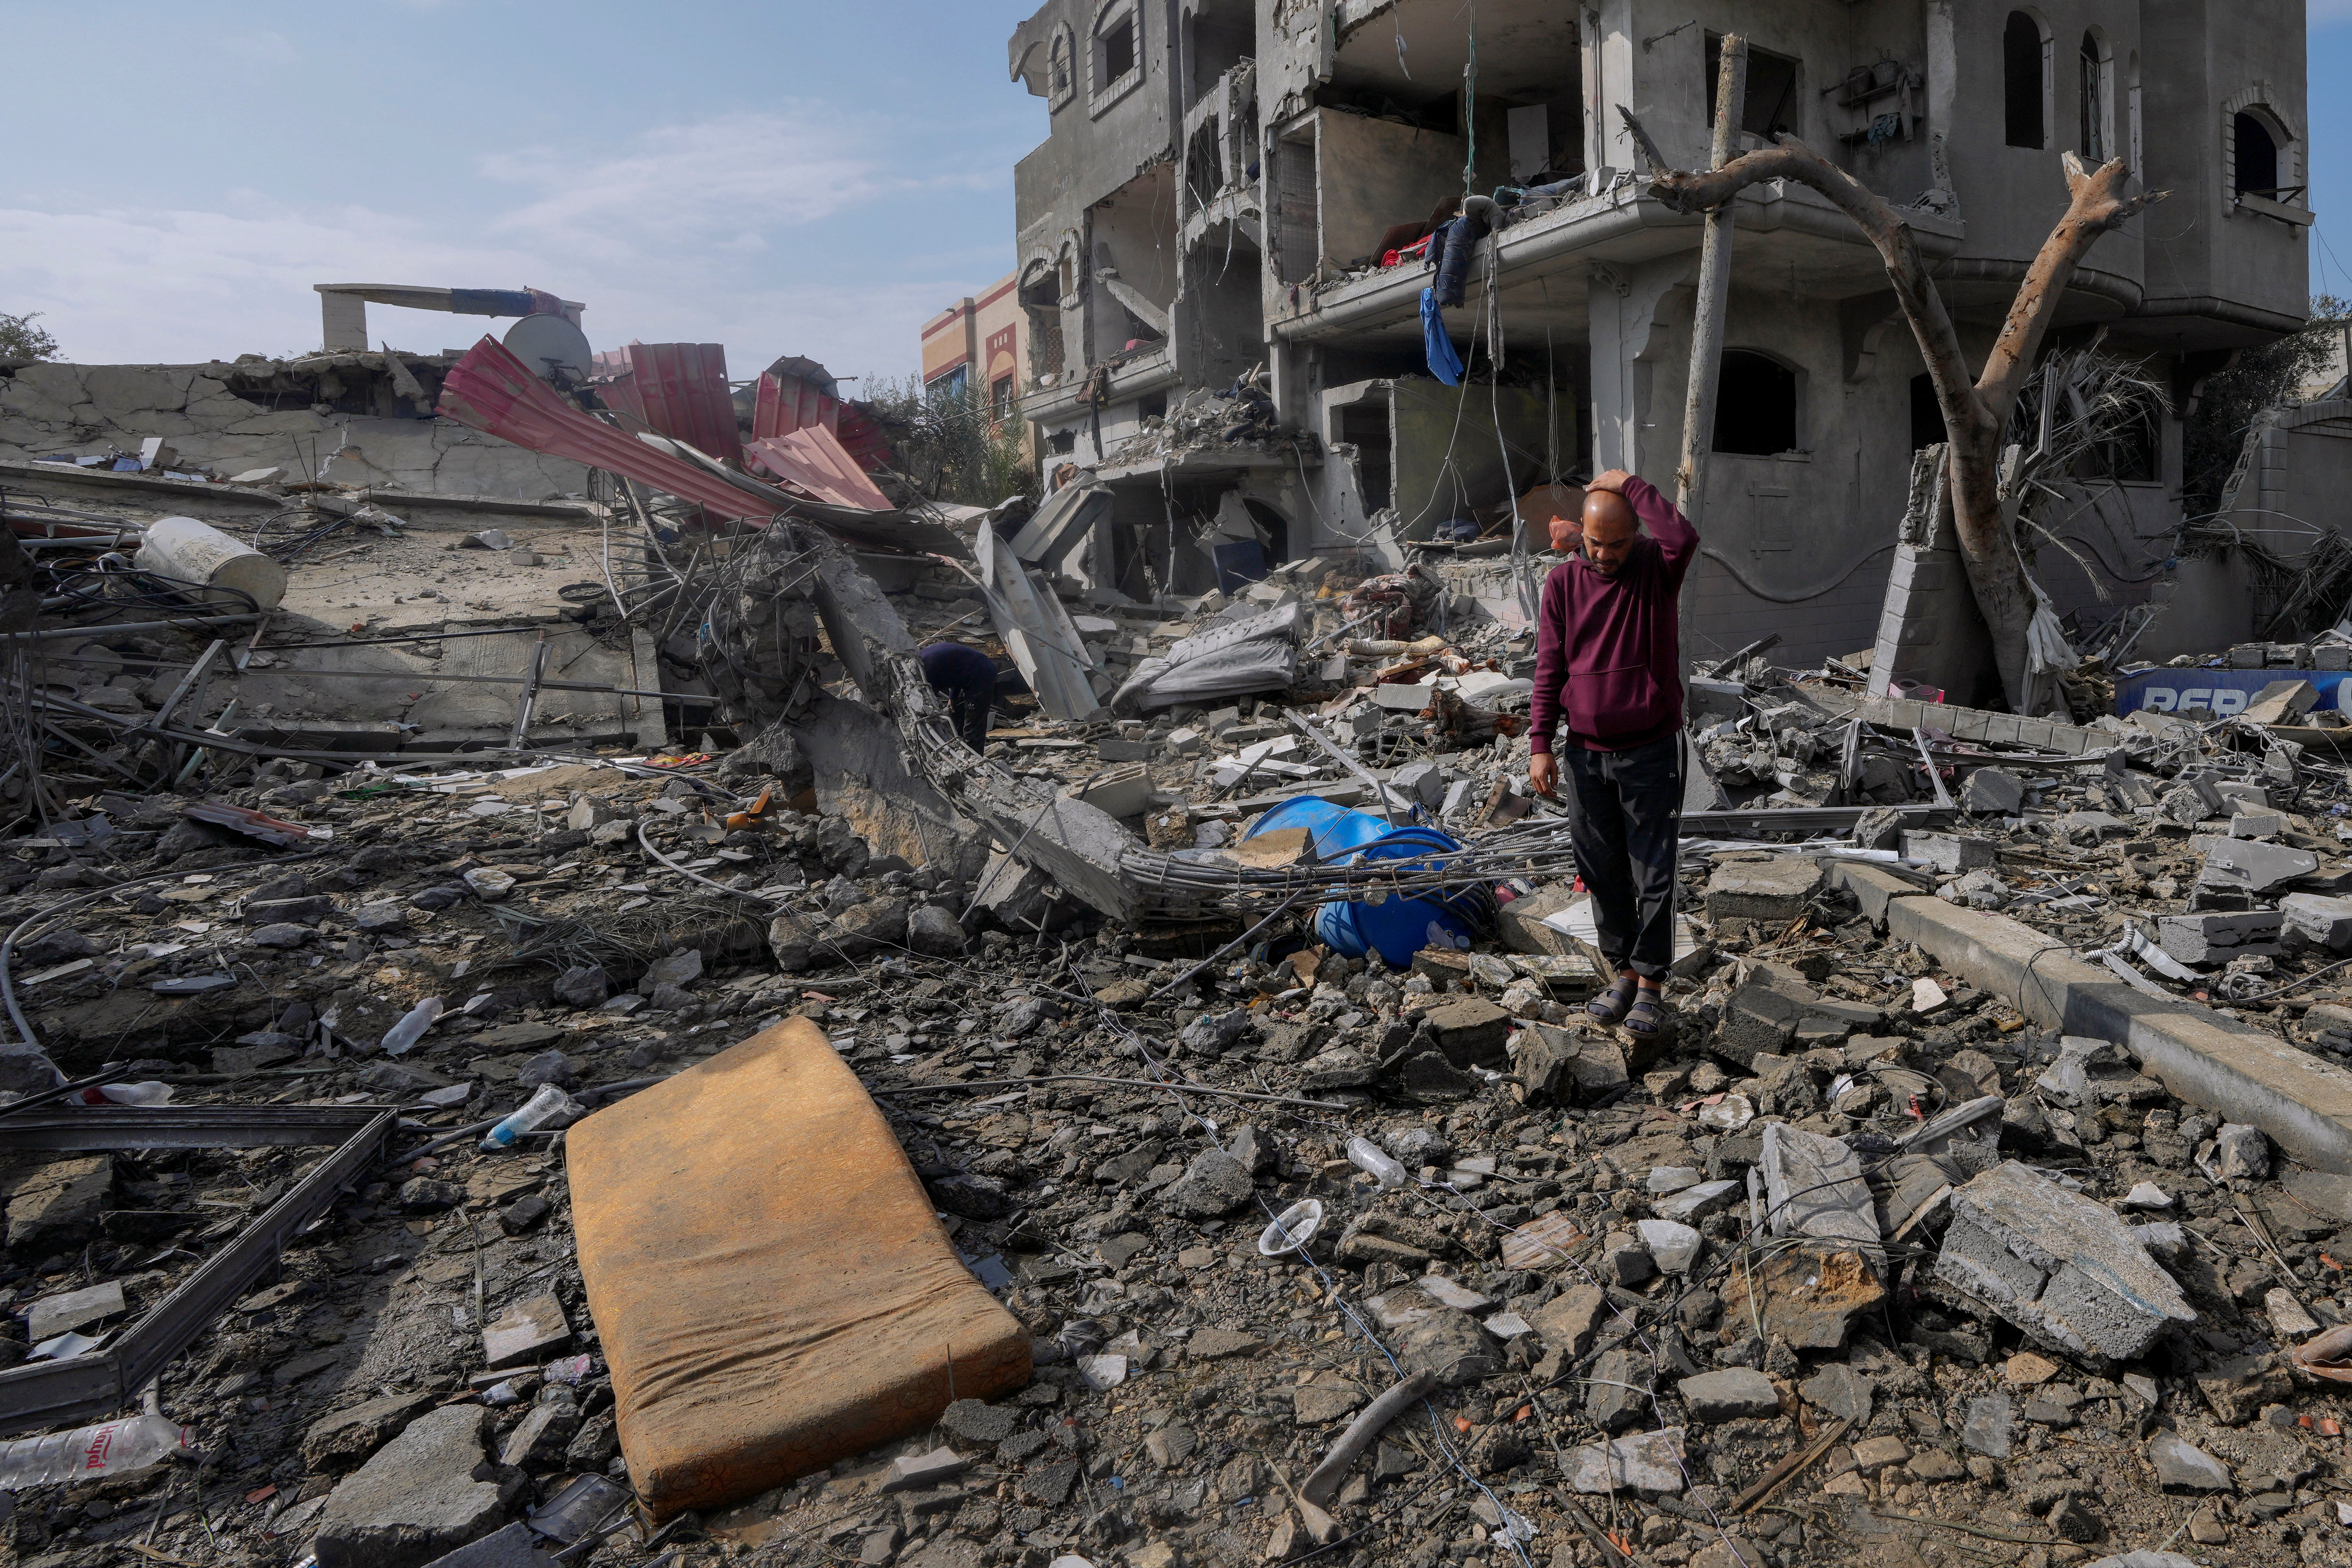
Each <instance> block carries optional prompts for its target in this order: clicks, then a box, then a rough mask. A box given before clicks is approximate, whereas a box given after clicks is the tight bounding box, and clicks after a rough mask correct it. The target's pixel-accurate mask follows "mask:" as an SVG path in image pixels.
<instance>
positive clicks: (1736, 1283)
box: [1722, 1242, 1886, 1351]
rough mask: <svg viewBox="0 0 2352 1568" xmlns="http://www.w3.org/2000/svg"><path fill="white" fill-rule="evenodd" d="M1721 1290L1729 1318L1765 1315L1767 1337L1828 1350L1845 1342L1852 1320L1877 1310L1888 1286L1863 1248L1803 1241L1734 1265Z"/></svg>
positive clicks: (1803, 1348)
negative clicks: (1747, 1265) (1753, 1261)
mask: <svg viewBox="0 0 2352 1568" xmlns="http://www.w3.org/2000/svg"><path fill="white" fill-rule="evenodd" d="M1722 1294H1723V1314H1724V1319H1725V1321H1727V1322H1748V1321H1755V1320H1761V1321H1762V1323H1763V1328H1764V1335H1765V1337H1766V1338H1767V1339H1779V1340H1783V1341H1785V1342H1787V1343H1788V1345H1789V1347H1790V1349H1791V1350H1801V1351H1808V1350H1824V1351H1825V1350H1836V1349H1837V1348H1839V1347H1840V1346H1842V1345H1843V1344H1844V1343H1845V1340H1846V1333H1847V1331H1848V1330H1849V1329H1850V1328H1851V1327H1852V1325H1853V1320H1854V1319H1856V1318H1857V1317H1860V1316H1862V1315H1863V1314H1864V1313H1869V1312H1874V1311H1876V1310H1878V1307H1879V1304H1880V1303H1881V1302H1883V1301H1885V1300H1886V1288H1885V1286H1884V1285H1881V1284H1880V1283H1879V1281H1878V1272H1877V1268H1876V1265H1875V1264H1874V1261H1873V1260H1872V1259H1871V1258H1865V1257H1864V1256H1863V1254H1862V1253H1861V1251H1860V1250H1859V1249H1857V1248H1853V1247H1845V1248H1834V1247H1829V1246H1826V1245H1824V1244H1822V1243H1820V1242H1804V1243H1801V1244H1800V1245H1798V1246H1796V1247H1791V1248H1789V1249H1787V1250H1784V1251H1780V1252H1775V1253H1772V1254H1770V1255H1769V1256H1767V1257H1766V1258H1764V1259H1763V1260H1762V1261H1761V1262H1759V1263H1756V1264H1753V1265H1752V1266H1749V1267H1742V1268H1735V1269H1734V1270H1733V1271H1732V1272H1731V1274H1730V1276H1729V1277H1728V1278H1727V1279H1726V1280H1725V1283H1724V1285H1723V1287H1722ZM1759 1298H1760V1299H1759Z"/></svg>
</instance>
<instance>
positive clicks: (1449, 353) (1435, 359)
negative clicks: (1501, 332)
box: [1421, 289, 1462, 386]
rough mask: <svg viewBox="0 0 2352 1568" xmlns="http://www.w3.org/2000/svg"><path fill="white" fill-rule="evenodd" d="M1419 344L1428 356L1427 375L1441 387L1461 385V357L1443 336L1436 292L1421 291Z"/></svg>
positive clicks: (1448, 339) (1449, 339)
mask: <svg viewBox="0 0 2352 1568" xmlns="http://www.w3.org/2000/svg"><path fill="white" fill-rule="evenodd" d="M1421 342H1422V347H1423V349H1424V350H1425V351H1426V352H1427V353H1428V355H1429V374H1432V375H1433V376H1435V377H1436V378H1437V380H1438V384H1440V385H1443V386H1459V385H1461V384H1462V356H1461V355H1460V354H1458V353H1455V352H1454V340H1453V339H1452V338H1450V337H1448V336H1446V334H1445V317H1444V313H1443V312H1442V311H1440V310H1438V308H1437V290H1435V289H1423V290H1422V291H1421Z"/></svg>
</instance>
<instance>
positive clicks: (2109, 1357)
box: [1936, 1160, 2197, 1362]
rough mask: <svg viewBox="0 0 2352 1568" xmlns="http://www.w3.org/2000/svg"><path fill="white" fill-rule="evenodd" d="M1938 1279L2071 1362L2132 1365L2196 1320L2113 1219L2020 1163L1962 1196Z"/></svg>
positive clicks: (1954, 1200)
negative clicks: (2172, 1331)
mask: <svg viewBox="0 0 2352 1568" xmlns="http://www.w3.org/2000/svg"><path fill="white" fill-rule="evenodd" d="M1951 1205H1952V1224H1951V1226H1950V1228H1949V1229H1948V1230H1947V1231H1946V1232H1945V1235H1944V1246H1943V1250H1942V1252H1941V1253H1940V1254H1939V1255H1938V1256H1937V1260H1936V1274H1937V1279H1941V1280H1942V1281H1944V1283H1946V1284H1948V1285H1949V1286H1951V1287H1952V1288H1953V1289H1957V1290H1959V1291H1961V1292H1963V1293H1964V1294H1966V1295H1968V1296H1969V1297H1972V1298H1973V1299H1975V1300H1978V1301H1980V1302H1982V1303H1983V1304H1984V1305H1985V1306H1986V1307H1988V1308H1990V1310H1993V1311H1995V1312H1998V1313H2000V1316H2002V1317H2003V1318H2006V1319H2007V1320H2009V1321H2011V1322H2012V1323H2014V1324H2016V1325H2017V1326H2018V1327H2019V1328H2020V1329H2022V1330H2023V1331H2025V1332H2026V1333H2027V1334H2029V1335H2031V1336H2032V1337H2033V1338H2035V1339H2037V1340H2040V1341H2041V1342H2043V1343H2044V1344H2048V1345H2052V1346H2053V1347H2055V1348H2057V1349H2059V1350H2063V1351H2065V1352H2069V1353H2071V1354H2074V1355H2078V1356H2085V1357H2089V1358H2093V1359H2094V1360H2096V1361H2101V1362H2106V1361H2130V1360H2133V1359H2135V1358H2136V1357H2138V1356H2141V1355H2144V1354H2146V1353H2147V1350H2148V1347H2149V1346H2151V1345H2153V1344H2154V1343H2155V1342H2156V1341H2157V1339H2158V1337H2159V1336H2160V1335H2162V1334H2163V1333H2164V1332H2165V1331H2167V1330H2168V1329H2170V1328H2172V1327H2174V1326H2175V1325H2179V1326H2183V1327H2185V1326H2187V1325H2189V1324H2190V1323H2194V1322H2195V1321H2197V1314H2196V1312H2195V1311H2194V1310H2192V1309H2191V1308H2190V1307H2189V1303H2188V1301H2187V1300H2184V1299H2183V1298H2182V1296H2181V1294H2180V1287H2179V1285H2177V1284H2175V1283H2174V1282H2173V1279H2172V1276H2171V1275H2169V1274H2167V1273H2166V1272H2165V1271H2164V1270H2163V1269H2162V1268H2159V1267H2158V1265H2157V1262H2156V1260H2155V1259H2154V1258H2150V1257H2149V1256H2148V1254H2147V1248H2146V1247H2142V1246H2141V1245H2140V1244H2139V1242H2138V1240H2137V1238H2136V1237H2134V1236H2133V1235H2132V1233H2131V1227H2130V1226H2126V1224H2124V1222H2123V1221H2122V1220H2121V1219H2120V1218H2118V1217H2117V1216H2116V1215H2115V1214H2114V1213H2113V1212H2112V1211H2111V1210H2109V1209H2106V1208H2105V1207H2103V1206H2102V1205H2098V1204H2095V1203H2094V1202H2092V1201H2091V1200H2090V1199H2089V1198H2086V1197H2084V1196H2083V1195H2082V1194H2079V1193H2071V1192H2068V1191H2067V1190H2066V1189H2065V1188H2063V1187H2062V1186H2060V1185H2059V1184H2057V1183H2056V1182H2055V1181H2053V1180H2052V1179H2051V1178H2050V1177H2048V1176H2046V1175H2044V1174H2042V1173H2041V1172H2039V1171H2036V1170H2034V1169H2033V1168H2032V1166H2029V1165H2022V1164H2020V1163H2017V1162H2016V1161H2014V1160H2011V1161H2009V1162H2007V1163H2003V1164H2000V1165H1997V1166H1995V1167H1994V1168H1993V1169H1991V1170H1990V1171H1987V1172H1985V1173H1983V1174H1982V1175H1980V1176H1977V1177H1975V1178H1973V1179H1972V1180H1970V1181H1969V1182H1968V1183H1967V1184H1965V1185H1963V1186H1961V1187H1959V1188H1958V1189H1957V1190H1956V1191H1955V1192H1954V1193H1953V1194H1952V1197H1951Z"/></svg>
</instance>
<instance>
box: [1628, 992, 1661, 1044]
mask: <svg viewBox="0 0 2352 1568" xmlns="http://www.w3.org/2000/svg"><path fill="white" fill-rule="evenodd" d="M1665 1016H1666V998H1665V995H1664V993H1663V992H1658V991H1651V990H1647V989H1644V990H1643V992H1642V993H1641V994H1639V995H1637V996H1635V997H1634V998H1633V1006H1632V1007H1631V1008H1629V1009H1628V1010H1627V1011H1626V1014H1625V1032H1626V1033H1627V1034H1629V1035H1633V1036H1635V1037H1638V1038H1641V1039H1644V1040H1646V1039H1649V1038H1651V1037H1654V1035H1656V1034H1657V1033H1658V1031H1659V1030H1660V1029H1661V1028H1662V1027H1664V1024H1665Z"/></svg>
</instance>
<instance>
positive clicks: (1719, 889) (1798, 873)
mask: <svg viewBox="0 0 2352 1568" xmlns="http://www.w3.org/2000/svg"><path fill="white" fill-rule="evenodd" d="M1821 885H1822V868H1821V865H1820V863H1819V862H1818V861H1814V860H1808V859H1804V858H1800V857H1798V856H1793V855H1774V856H1770V857H1768V858H1761V859H1753V860H1749V859H1738V858H1720V859H1718V860H1717V861H1716V863H1715V869H1714V870H1713V871H1712V872H1711V873H1710V874H1709V875H1708V877H1707V879H1706V918H1707V919H1708V920H1709V921H1727V920H1748V921H1792V920H1795V919H1796V918H1797V917H1798V916H1799V915H1801V914H1803V913H1804V912H1805V906H1806V905H1807V904H1808V903H1810V902H1811V900H1812V897H1813V894H1814V892H1815V890H1817V889H1819V888H1820V887H1821Z"/></svg>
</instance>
